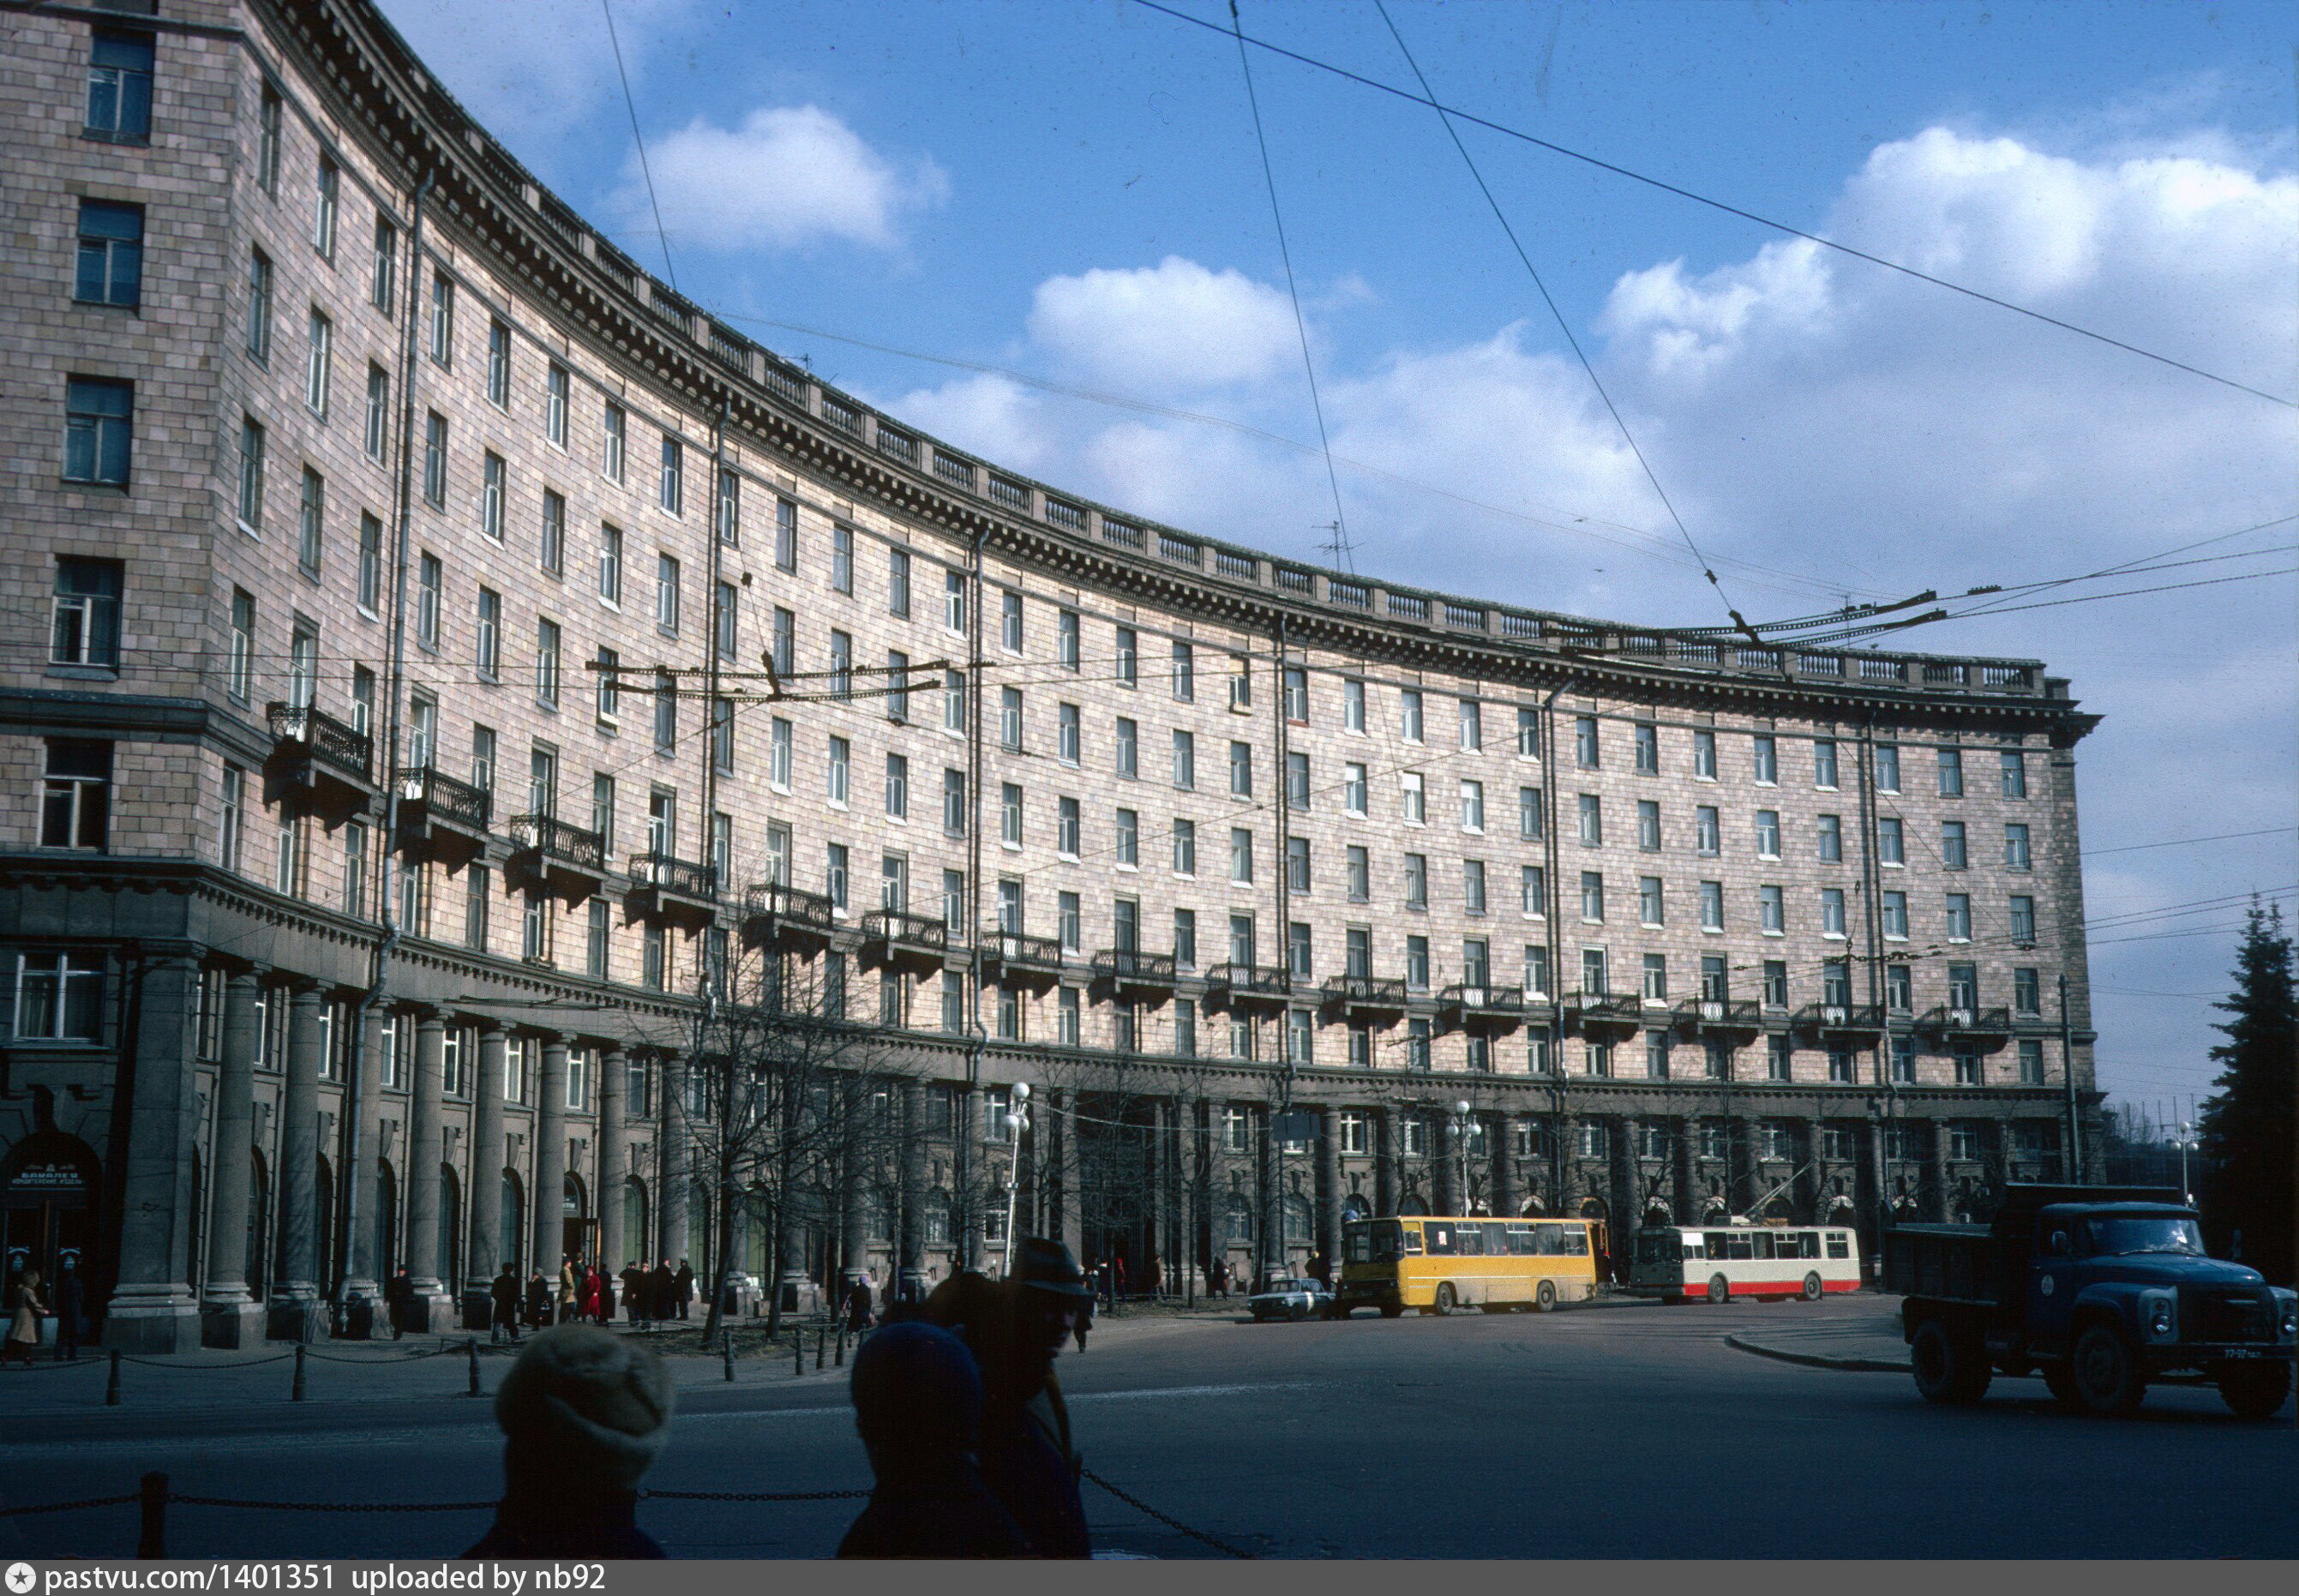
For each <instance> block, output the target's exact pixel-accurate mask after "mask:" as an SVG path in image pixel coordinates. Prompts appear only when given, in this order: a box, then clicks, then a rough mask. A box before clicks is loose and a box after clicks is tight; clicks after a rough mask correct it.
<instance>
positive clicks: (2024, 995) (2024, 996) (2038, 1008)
mask: <svg viewBox="0 0 2299 1596" xmlns="http://www.w3.org/2000/svg"><path fill="white" fill-rule="evenodd" d="M2012 1010H2013V1012H2014V1013H2015V1014H2024V1015H2029V1016H2034V1015H2038V1014H2041V1013H2042V1012H2043V1011H2044V991H2043V983H2042V982H2041V980H2040V979H2039V978H2038V971H2037V970H2036V969H2035V968H2034V967H2032V966H2028V965H2022V966H2021V968H2017V969H2015V970H2013V972H2012Z"/></svg>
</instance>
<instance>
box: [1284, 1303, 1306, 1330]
mask: <svg viewBox="0 0 2299 1596" xmlns="http://www.w3.org/2000/svg"><path fill="white" fill-rule="evenodd" d="M1285 1317H1286V1318H1289V1319H1291V1320H1292V1321H1293V1322H1294V1323H1295V1324H1297V1325H1298V1324H1299V1323H1300V1322H1301V1321H1302V1320H1303V1319H1306V1318H1308V1317H1309V1309H1308V1307H1307V1304H1305V1303H1300V1302H1296V1303H1295V1304H1293V1306H1292V1307H1291V1308H1289V1309H1286V1310H1285Z"/></svg>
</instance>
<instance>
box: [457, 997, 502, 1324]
mask: <svg viewBox="0 0 2299 1596" xmlns="http://www.w3.org/2000/svg"><path fill="white" fill-rule="evenodd" d="M503 1064H504V1057H503V1033H502V1027H500V1026H495V1025H490V1024H488V1023H486V1021H484V1020H482V1021H481V1022H480V1023H479V1060H478V1068H477V1071H476V1073H475V1074H474V1076H473V1077H472V1081H471V1193H470V1196H469V1198H468V1199H466V1200H465V1201H464V1203H463V1208H464V1211H465V1212H467V1213H468V1214H469V1215H470V1220H471V1231H470V1237H469V1241H468V1242H467V1243H466V1244H465V1246H464V1248H463V1323H464V1324H465V1325H466V1326H471V1327H479V1326H486V1324H487V1323H488V1322H489V1321H490V1318H491V1317H492V1314H493V1302H492V1300H491V1299H490V1297H489V1294H488V1293H489V1288H490V1287H491V1286H492V1285H493V1284H494V1278H495V1276H496V1275H497V1274H499V1273H500V1272H501V1271H502V1267H503V1265H504V1264H505V1263H507V1262H509V1261H510V1259H506V1258H504V1257H503V1255H502V1177H503Z"/></svg>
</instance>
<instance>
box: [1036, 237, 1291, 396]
mask: <svg viewBox="0 0 2299 1596" xmlns="http://www.w3.org/2000/svg"><path fill="white" fill-rule="evenodd" d="M1029 329H1030V337H1032V338H1033V339H1034V340H1035V341H1036V342H1037V343H1038V344H1039V345H1040V346H1042V348H1044V349H1046V350H1048V351H1050V352H1051V353H1055V354H1058V355H1059V356H1060V357H1061V358H1062V359H1063V360H1065V361H1067V362H1069V363H1070V364H1072V365H1073V366H1075V367H1077V368H1080V369H1082V370H1085V371H1088V372H1090V373H1091V374H1092V375H1093V376H1095V377H1098V378H1105V379H1107V380H1108V381H1112V382H1118V383H1124V384H1126V385H1128V386H1129V387H1132V388H1133V389H1134V391H1136V392H1155V393H1166V392H1170V391H1173V390H1175V389H1202V388H1213V387H1230V386H1232V385H1235V384H1239V383H1248V382H1256V381H1260V380H1263V379H1266V378H1269V377H1271V376H1272V375H1274V373H1276V372H1278V371H1280V370H1284V369H1285V368H1286V365H1287V363H1288V362H1291V365H1292V367H1293V368H1295V369H1297V370H1298V369H1299V365H1300V361H1301V351H1300V343H1299V335H1298V334H1297V333H1296V331H1295V329H1294V326H1293V312H1292V309H1291V306H1290V305H1288V304H1287V303H1286V299H1285V295H1283V294H1282V292H1280V291H1279V290H1278V289H1276V288H1274V287H1270V286H1269V285H1268V284H1266V283H1258V282H1256V281H1254V280H1253V279H1252V278H1249V277H1247V276H1246V275H1245V274H1244V273H1242V272H1241V271H1239V270H1237V269H1236V268H1234V267H1231V268H1229V269H1227V270H1222V271H1218V272H1216V271H1208V270H1207V269H1206V268H1205V267H1203V266H1200V265H1199V264H1198V263H1197V262H1195V261H1188V260H1184V259H1183V258H1182V257H1181V256H1179V255H1167V256H1166V258H1165V259H1164V260H1163V261H1160V262H1158V264H1157V265H1155V266H1150V267H1135V268H1132V269H1122V270H1110V269H1107V268H1097V269H1096V270H1091V271H1088V272H1085V273H1083V274H1082V275H1080V276H1077V277H1056V278H1047V279H1046V280H1045V281H1044V282H1042V283H1041V284H1039V285H1038V292H1037V295H1036V297H1035V298H1034V299H1033V302H1032V303H1031V306H1030V318H1029Z"/></svg>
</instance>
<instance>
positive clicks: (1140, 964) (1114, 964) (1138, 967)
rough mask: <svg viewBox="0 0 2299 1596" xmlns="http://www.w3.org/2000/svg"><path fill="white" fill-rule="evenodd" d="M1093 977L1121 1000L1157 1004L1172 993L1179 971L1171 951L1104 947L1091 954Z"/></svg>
mask: <svg viewBox="0 0 2299 1596" xmlns="http://www.w3.org/2000/svg"><path fill="white" fill-rule="evenodd" d="M1093 978H1094V979H1095V980H1097V981H1100V982H1102V983H1104V984H1105V985H1107V986H1108V988H1109V993H1110V995H1111V996H1113V997H1115V998H1116V1000H1117V1001H1118V1002H1121V1003H1151V1004H1156V1003H1162V1002H1166V999H1168V998H1170V997H1172V996H1173V995H1174V983H1175V982H1176V981H1177V980H1178V979H1179V978H1180V972H1179V971H1178V970H1177V969H1176V968H1175V967H1174V955H1173V954H1171V953H1145V952H1141V950H1140V949H1138V948H1104V949H1102V951H1101V952H1099V953H1096V954H1095V955H1094V956H1093Z"/></svg>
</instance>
